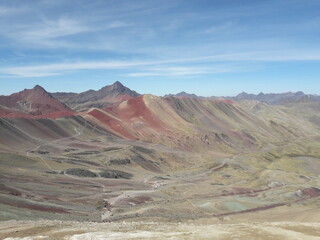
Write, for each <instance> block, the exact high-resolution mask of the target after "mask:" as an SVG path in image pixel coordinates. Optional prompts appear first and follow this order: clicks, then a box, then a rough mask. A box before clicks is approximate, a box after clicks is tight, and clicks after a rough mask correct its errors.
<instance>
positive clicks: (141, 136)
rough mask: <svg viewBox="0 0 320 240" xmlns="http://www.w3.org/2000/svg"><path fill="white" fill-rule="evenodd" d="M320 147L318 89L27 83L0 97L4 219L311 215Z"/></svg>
mask: <svg viewBox="0 0 320 240" xmlns="http://www.w3.org/2000/svg"><path fill="white" fill-rule="evenodd" d="M319 149H320V101H319V98H318V96H316V95H305V94H304V93H302V92H298V93H284V94H258V95H253V94H246V93H241V94H239V95H238V96H236V97H233V98H216V97H210V98H205V97H197V96H196V95H194V94H187V93H185V92H182V93H179V94H177V95H166V96H165V97H159V96H154V95H150V94H144V95H141V94H139V93H137V92H135V91H132V90H130V89H129V88H127V87H125V86H123V85H122V84H121V83H120V82H115V83H114V84H112V85H110V86H106V87H103V88H101V89H100V90H98V91H95V90H89V91H86V92H83V93H49V92H47V91H46V90H45V89H43V88H42V87H40V86H35V87H34V88H33V89H25V90H23V91H21V92H18V93H14V94H11V95H9V96H0V180H1V183H0V210H1V211H0V220H9V219H60V220H77V221H79V220H81V221H119V220H124V219H128V218H129V219H140V220H141V219H146V218H150V219H166V220H170V221H180V220H181V219H184V220H189V219H198V220H200V219H216V220H217V221H220V220H221V221H222V220H226V221H229V220H230V221H235V220H237V219H241V218H243V219H253V220H254V219H262V220H273V219H274V218H277V219H278V220H281V221H282V220H288V219H289V220H292V219H297V220H301V219H306V218H307V219H316V220H317V218H318V217H319V216H320V215H319V214H320V212H319V206H320V205H319V204H320V203H319V199H320V188H319V178H318V176H319V174H320V170H319V169H320V150H319ZM261 212H263V214H260V213H261Z"/></svg>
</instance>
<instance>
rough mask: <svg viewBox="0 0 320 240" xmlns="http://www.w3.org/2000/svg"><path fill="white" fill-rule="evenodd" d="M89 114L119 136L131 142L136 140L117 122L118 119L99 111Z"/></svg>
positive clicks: (95, 110)
mask: <svg viewBox="0 0 320 240" xmlns="http://www.w3.org/2000/svg"><path fill="white" fill-rule="evenodd" d="M88 114H89V115H91V116H93V117H94V118H96V119H98V120H99V121H100V122H102V123H104V124H105V125H107V126H108V127H110V128H111V129H112V130H113V131H114V132H115V133H117V134H118V135H119V136H121V137H124V138H127V139H131V140H132V139H135V137H134V136H133V135H131V134H130V133H129V132H128V131H127V130H125V128H124V127H123V126H122V125H121V121H119V120H117V119H116V118H112V117H110V116H108V115H107V114H104V113H103V112H102V111H99V110H97V109H94V110H92V111H90V112H88Z"/></svg>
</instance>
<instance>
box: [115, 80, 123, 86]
mask: <svg viewBox="0 0 320 240" xmlns="http://www.w3.org/2000/svg"><path fill="white" fill-rule="evenodd" d="M112 86H114V87H124V86H123V84H122V83H121V82H119V81H116V82H114V83H113V84H112Z"/></svg>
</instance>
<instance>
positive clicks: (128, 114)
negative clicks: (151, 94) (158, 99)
mask: <svg viewBox="0 0 320 240" xmlns="http://www.w3.org/2000/svg"><path fill="white" fill-rule="evenodd" d="M106 111H109V112H111V113H114V114H115V115H116V116H118V117H119V118H120V119H122V120H124V121H132V120H133V119H135V118H139V119H143V120H144V122H145V123H147V124H148V125H149V126H150V127H152V128H157V129H162V128H163V127H162V123H161V122H160V120H158V119H156V117H155V116H154V114H152V112H151V111H150V110H149V109H148V108H147V106H146V104H145V103H144V100H143V96H139V97H137V98H132V99H129V100H128V101H127V106H126V107H124V108H121V107H120V105H114V106H111V107H109V108H107V109H106Z"/></svg>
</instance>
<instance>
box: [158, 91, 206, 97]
mask: <svg viewBox="0 0 320 240" xmlns="http://www.w3.org/2000/svg"><path fill="white" fill-rule="evenodd" d="M164 97H178V98H204V97H201V96H197V95H196V94H194V93H191V94H190V93H186V92H184V91H182V92H180V93H177V94H167V95H165V96H164Z"/></svg>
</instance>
